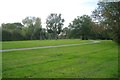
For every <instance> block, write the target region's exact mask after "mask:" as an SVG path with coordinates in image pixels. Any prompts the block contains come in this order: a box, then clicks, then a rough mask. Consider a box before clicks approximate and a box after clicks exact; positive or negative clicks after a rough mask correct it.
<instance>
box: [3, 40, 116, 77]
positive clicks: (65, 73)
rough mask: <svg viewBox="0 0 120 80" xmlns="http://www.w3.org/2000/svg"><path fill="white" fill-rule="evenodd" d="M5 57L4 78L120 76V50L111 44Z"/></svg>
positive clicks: (13, 54)
mask: <svg viewBox="0 0 120 80" xmlns="http://www.w3.org/2000/svg"><path fill="white" fill-rule="evenodd" d="M75 41H76V40H75ZM75 41H74V42H75ZM2 55H3V57H2V58H3V73H2V76H3V78H5V77H6V78H30V77H31V78H78V77H79V78H114V77H117V76H118V48H117V44H115V43H114V42H112V41H102V42H101V43H98V44H92V45H90V44H89V45H82V46H68V47H59V48H49V49H37V50H27V51H13V52H4V53H3V54H2Z"/></svg>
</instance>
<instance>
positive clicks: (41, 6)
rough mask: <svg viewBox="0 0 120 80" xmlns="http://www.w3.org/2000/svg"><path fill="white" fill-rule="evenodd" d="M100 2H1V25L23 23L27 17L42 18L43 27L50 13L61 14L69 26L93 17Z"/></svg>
mask: <svg viewBox="0 0 120 80" xmlns="http://www.w3.org/2000/svg"><path fill="white" fill-rule="evenodd" d="M98 1H99V0H0V24H1V23H12V22H21V21H22V19H24V18H25V17H26V16H35V17H40V18H41V20H42V25H43V27H45V21H46V18H47V16H48V15H49V14H50V13H61V14H62V18H64V19H65V25H64V27H66V26H68V24H69V22H71V21H72V20H73V19H74V18H76V17H77V16H81V15H83V14H87V15H91V13H92V11H93V10H94V9H95V8H96V7H97V2H98Z"/></svg>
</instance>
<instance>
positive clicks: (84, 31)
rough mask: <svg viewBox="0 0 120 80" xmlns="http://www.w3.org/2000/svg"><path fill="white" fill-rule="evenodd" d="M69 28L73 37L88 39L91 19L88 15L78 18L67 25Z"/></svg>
mask: <svg viewBox="0 0 120 80" xmlns="http://www.w3.org/2000/svg"><path fill="white" fill-rule="evenodd" d="M69 27H70V28H71V34H72V36H73V37H75V38H81V37H82V39H88V38H90V34H91V27H92V19H91V18H90V17H89V16H88V15H83V16H78V17H77V18H75V19H74V20H73V21H72V23H71V24H69Z"/></svg>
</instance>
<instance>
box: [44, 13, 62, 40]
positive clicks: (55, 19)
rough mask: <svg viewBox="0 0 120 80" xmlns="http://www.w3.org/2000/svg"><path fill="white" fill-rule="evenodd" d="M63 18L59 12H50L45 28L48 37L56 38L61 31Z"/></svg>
mask: <svg viewBox="0 0 120 80" xmlns="http://www.w3.org/2000/svg"><path fill="white" fill-rule="evenodd" d="M63 23H64V19H62V18H61V14H54V13H52V14H50V15H49V16H48V17H47V19H46V24H47V25H46V28H47V31H48V33H49V38H50V39H58V35H59V34H60V33H61V32H62V27H63V25H64V24H63Z"/></svg>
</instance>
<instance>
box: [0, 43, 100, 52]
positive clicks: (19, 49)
mask: <svg viewBox="0 0 120 80" xmlns="http://www.w3.org/2000/svg"><path fill="white" fill-rule="evenodd" d="M96 43H100V41H92V42H87V43H81V44H66V45H56V46H41V47H31V48H17V49H5V50H0V52H10V51H22V50H32V49H43V48H56V47H64V46H79V45H85V44H96Z"/></svg>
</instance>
